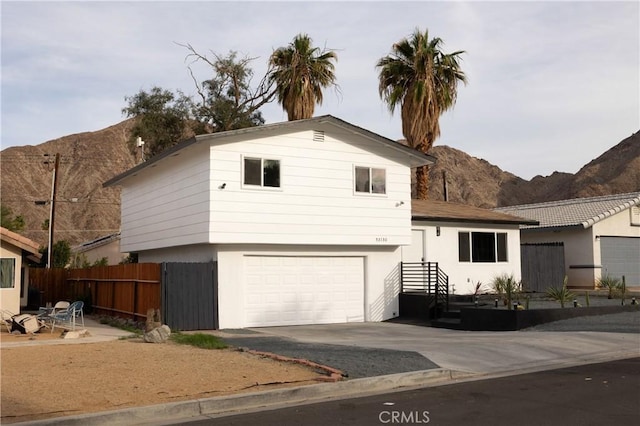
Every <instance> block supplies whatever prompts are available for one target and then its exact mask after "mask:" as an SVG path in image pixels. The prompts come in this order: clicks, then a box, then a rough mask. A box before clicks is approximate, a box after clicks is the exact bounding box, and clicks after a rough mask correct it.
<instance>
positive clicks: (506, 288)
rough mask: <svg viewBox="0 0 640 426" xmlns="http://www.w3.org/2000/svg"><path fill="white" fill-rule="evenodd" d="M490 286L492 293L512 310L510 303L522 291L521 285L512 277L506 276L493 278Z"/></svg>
mask: <svg viewBox="0 0 640 426" xmlns="http://www.w3.org/2000/svg"><path fill="white" fill-rule="evenodd" d="M491 286H492V288H493V291H494V292H495V293H497V294H498V295H499V296H500V297H502V299H503V300H504V303H505V304H506V305H507V308H508V309H512V306H511V301H512V300H513V299H514V298H516V297H517V296H518V295H519V294H520V292H521V291H522V284H521V283H520V282H519V281H516V279H515V277H514V276H513V275H507V274H502V275H498V276H497V277H495V278H494V279H493V281H492V282H491Z"/></svg>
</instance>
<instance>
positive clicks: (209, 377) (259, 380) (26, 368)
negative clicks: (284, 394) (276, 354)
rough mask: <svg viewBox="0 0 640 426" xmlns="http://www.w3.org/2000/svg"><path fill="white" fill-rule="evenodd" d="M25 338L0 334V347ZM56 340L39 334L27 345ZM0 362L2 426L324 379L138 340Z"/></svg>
mask: <svg viewBox="0 0 640 426" xmlns="http://www.w3.org/2000/svg"><path fill="white" fill-rule="evenodd" d="M29 338H30V337H28V336H11V335H9V334H8V333H7V331H6V330H5V329H3V330H2V333H0V342H3V343H5V342H9V341H19V340H25V339H29ZM57 338H59V337H58V336H57V335H56V334H53V335H50V334H49V333H43V334H41V335H36V337H35V340H36V341H38V340H48V339H57ZM0 362H1V366H2V381H1V383H0V385H1V387H2V392H1V396H0V402H1V405H0V408H1V418H0V423H2V424H8V423H14V422H20V421H27V420H38V419H44V418H51V417H58V416H69V415H76V414H81V413H89V412H96V411H105V410H116V409H120V408H126V407H132V406H141V405H152V404H161V403H165V402H174V401H181V400H189V399H196V398H210V397H215V396H221V395H228V394H233V393H240V392H255V391H259V390H266V389H274V388H280V387H287V386H300V385H305V384H313V383H317V381H316V379H319V378H322V377H326V375H325V374H323V373H321V372H319V371H316V370H314V369H312V368H309V367H305V366H301V365H298V364H293V363H289V362H281V361H274V360H272V359H269V358H264V357H260V356H257V355H251V354H248V353H244V352H239V351H237V350H233V349H224V350H206V349H198V348H194V347H192V346H184V345H176V344H174V343H166V344H149V343H144V342H142V340H141V339H128V340H118V341H112V342H107V343H87V344H63V345H42V346H23V347H13V348H6V347H3V348H1V349H0Z"/></svg>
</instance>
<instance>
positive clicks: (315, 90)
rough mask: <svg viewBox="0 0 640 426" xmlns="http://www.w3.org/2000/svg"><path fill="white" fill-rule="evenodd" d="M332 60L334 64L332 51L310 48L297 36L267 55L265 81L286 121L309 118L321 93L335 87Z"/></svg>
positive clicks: (303, 37)
mask: <svg viewBox="0 0 640 426" xmlns="http://www.w3.org/2000/svg"><path fill="white" fill-rule="evenodd" d="M334 60H335V61H337V60H338V56H337V55H336V53H335V52H334V51H332V50H320V49H319V48H317V47H313V46H312V40H311V38H309V36H308V35H307V34H298V35H297V36H295V37H294V39H293V41H292V42H291V43H290V44H289V45H288V46H287V47H280V48H279V49H277V50H275V51H274V52H273V53H272V54H271V56H270V58H269V72H268V81H269V84H275V86H276V87H275V90H276V95H277V96H278V102H279V103H280V104H282V109H284V110H285V111H287V116H288V118H289V121H293V120H300V119H303V118H311V117H312V116H313V110H314V108H315V105H316V103H317V104H322V89H324V88H326V87H328V86H330V85H334V86H336V87H337V85H336V83H335V81H336V76H335V74H334V70H335V66H334V64H333V63H332V61H334Z"/></svg>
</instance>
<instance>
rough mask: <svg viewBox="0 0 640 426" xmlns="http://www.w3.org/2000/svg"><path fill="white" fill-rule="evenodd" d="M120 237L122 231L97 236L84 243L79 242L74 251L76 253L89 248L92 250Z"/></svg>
mask: <svg viewBox="0 0 640 426" xmlns="http://www.w3.org/2000/svg"><path fill="white" fill-rule="evenodd" d="M119 239H120V232H116V233H115V234H109V235H104V236H102V237H99V238H96V239H95V240H91V241H87V242H84V243H82V244H79V245H77V246H75V247H73V249H72V250H73V251H74V252H76V253H82V252H85V251H87V250H91V249H93V248H96V247H100V246H103V245H105V244H109V243H110V242H112V241H116V240H119Z"/></svg>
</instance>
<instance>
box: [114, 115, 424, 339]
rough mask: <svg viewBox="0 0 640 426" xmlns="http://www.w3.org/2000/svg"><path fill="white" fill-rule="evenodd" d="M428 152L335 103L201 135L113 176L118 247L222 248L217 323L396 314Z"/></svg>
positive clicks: (189, 254)
mask: <svg viewBox="0 0 640 426" xmlns="http://www.w3.org/2000/svg"><path fill="white" fill-rule="evenodd" d="M433 160H434V159H433V157H430V156H428V155H426V154H422V153H420V152H419V151H416V150H414V149H411V148H407V147H405V146H403V145H400V144H398V143H396V142H394V141H392V140H390V139H387V138H385V137H382V136H379V135H377V134H374V133H372V132H369V131H367V130H365V129H362V128H360V127H357V126H354V125H352V124H349V123H347V122H345V121H342V120H340V119H338V118H335V117H332V116H322V117H316V118H311V119H307V120H298V121H291V122H286V123H278V124H272V125H266V126H259V127H252V128H246V129H241V130H235V131H228V132H221V133H214V134H209V135H200V136H196V137H194V138H192V139H190V140H188V141H185V142H183V143H181V144H179V145H176V146H175V147H173V148H171V149H169V150H167V151H165V152H163V153H162V154H160V155H158V156H156V157H153V158H151V159H150V160H149V161H147V162H145V163H142V164H140V165H138V166H136V167H134V168H133V169H131V170H129V171H127V172H125V173H123V174H121V175H119V176H116V177H114V178H113V179H111V180H109V181H108V182H105V184H104V185H105V186H114V185H120V186H121V187H122V193H121V194H122V195H121V197H122V203H121V205H122V210H121V214H122V221H121V249H122V251H124V252H130V253H137V254H138V259H139V261H140V262H164V261H167V262H208V261H216V262H217V283H218V293H217V300H218V318H219V327H220V328H236V327H251V326H273V325H295V324H314V323H340V322H351V321H382V320H385V319H389V318H392V317H394V316H397V315H398V292H399V287H400V285H399V277H398V266H399V264H400V262H401V260H402V250H401V247H402V246H405V245H410V244H411V238H412V231H411V193H410V191H411V185H410V182H411V181H410V179H411V175H410V170H411V168H412V167H418V166H422V165H428V164H432V163H433Z"/></svg>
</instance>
